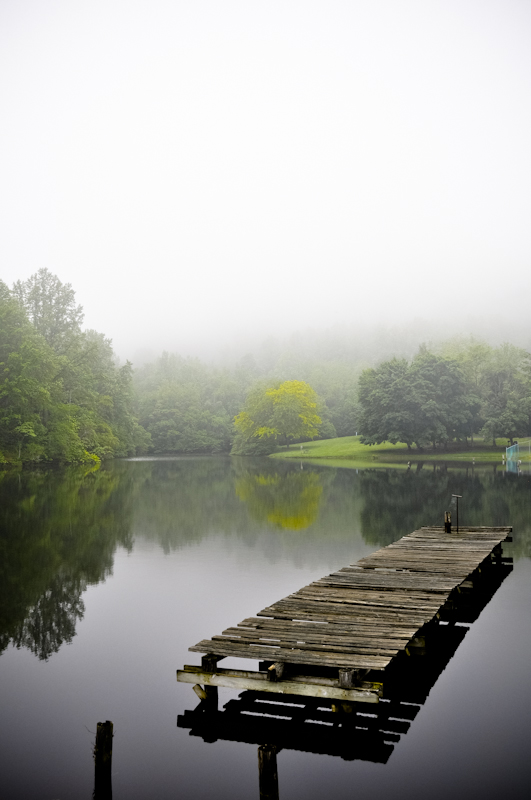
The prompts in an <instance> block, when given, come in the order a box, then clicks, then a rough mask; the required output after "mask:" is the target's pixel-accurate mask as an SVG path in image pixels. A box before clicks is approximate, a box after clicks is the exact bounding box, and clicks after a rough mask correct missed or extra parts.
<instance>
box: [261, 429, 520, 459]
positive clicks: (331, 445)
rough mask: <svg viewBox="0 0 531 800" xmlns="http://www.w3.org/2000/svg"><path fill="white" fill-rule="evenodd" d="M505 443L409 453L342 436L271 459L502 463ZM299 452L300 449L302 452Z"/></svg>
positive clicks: (293, 448)
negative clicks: (494, 445) (366, 443)
mask: <svg viewBox="0 0 531 800" xmlns="http://www.w3.org/2000/svg"><path fill="white" fill-rule="evenodd" d="M506 444H507V440H506V439H497V440H496V447H493V446H492V442H489V443H485V442H484V441H483V440H482V439H475V440H474V447H468V448H466V447H464V446H463V444H461V445H452V446H451V447H449V448H448V449H445V450H428V449H425V450H422V451H419V450H417V448H416V447H413V448H412V449H411V450H410V451H408V449H407V446H406V445H405V444H395V445H393V444H390V443H389V442H385V443H384V444H376V445H365V444H362V443H361V442H360V437H359V436H343V437H341V438H339V439H325V440H322V441H317V442H305V443H304V444H303V445H300V444H292V445H291V446H290V448H289V450H286V449H283V450H281V451H279V452H278V453H273V455H272V456H270V458H294V459H301V458H305V459H306V458H307V459H327V460H328V459H330V460H335V461H338V460H343V459H348V460H349V461H356V462H360V463H362V464H363V465H364V466H367V462H373V463H374V462H377V463H381V464H384V463H387V464H392V463H397V462H398V463H400V462H407V461H469V462H472V461H473V460H475V461H488V462H491V463H492V462H495V461H500V462H501V460H502V456H504V455H505V447H506ZM301 448H302V449H301Z"/></svg>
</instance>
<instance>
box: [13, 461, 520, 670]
mask: <svg viewBox="0 0 531 800" xmlns="http://www.w3.org/2000/svg"><path fill="white" fill-rule="evenodd" d="M452 494H460V495H463V500H462V501H461V504H460V517H461V519H462V522H463V524H465V525H466V524H468V525H506V524H511V525H513V527H514V534H513V535H514V543H513V545H512V552H513V555H514V556H515V557H521V556H531V520H530V518H529V503H530V498H531V477H529V476H519V475H516V474H509V473H506V472H504V471H502V470H501V469H498V470H495V469H493V468H491V467H489V468H488V469H486V468H483V469H477V468H476V470H473V469H468V470H466V469H454V468H448V469H446V468H445V467H444V465H441V466H435V467H433V466H429V467H428V468H427V467H426V466H424V467H422V468H420V469H418V468H416V467H414V468H412V469H411V470H405V469H372V470H360V471H359V472H358V471H356V470H354V469H337V468H335V467H324V466H313V465H309V464H304V469H302V470H301V469H300V465H299V464H296V465H292V464H283V463H279V462H275V461H273V460H270V459H265V458H262V459H251V458H232V459H229V458H205V457H203V458H196V459H194V458H188V459H186V458H183V459H176V460H173V461H164V460H159V461H155V460H152V461H143V462H135V463H130V462H114V463H110V464H105V465H103V466H102V467H101V468H100V469H89V470H87V469H86V468H74V467H70V468H66V469H61V470H58V469H42V470H32V471H30V470H24V471H22V472H20V473H19V472H13V471H5V472H2V471H0V653H1V652H3V651H4V650H5V649H6V647H7V646H8V645H9V644H10V643H11V644H13V645H14V646H16V647H26V648H28V649H30V650H31V651H32V652H33V653H35V655H36V656H38V658H41V659H43V660H46V659H48V658H50V656H51V655H52V654H53V653H55V652H57V651H58V649H59V648H60V647H61V645H62V644H64V643H68V642H71V641H72V638H73V637H74V635H75V629H76V624H77V622H78V621H79V620H81V619H82V618H83V613H84V606H83V600H82V595H83V593H84V591H85V590H86V588H87V587H88V586H90V585H94V584H97V583H99V582H101V581H103V580H105V578H106V577H107V576H108V575H110V574H111V573H112V567H113V558H114V553H115V550H116V547H117V546H122V547H125V548H127V549H128V550H131V549H132V547H133V530H140V531H141V532H142V536H143V538H144V539H147V540H150V541H152V542H153V543H154V544H158V545H159V546H160V547H162V549H163V550H164V552H166V553H169V552H172V551H174V550H176V549H179V548H182V547H185V546H189V545H190V544H192V543H193V544H196V543H199V542H201V540H202V539H204V538H205V537H209V536H214V535H215V536H216V537H220V536H223V537H225V538H226V539H227V540H228V541H229V540H232V541H233V542H236V543H237V546H238V547H247V548H248V552H249V557H250V558H251V557H252V558H256V557H257V555H256V550H255V549H254V548H255V546H256V544H257V543H259V546H260V557H264V558H268V559H277V558H279V557H283V558H292V557H293V558H297V559H300V558H301V553H302V551H301V549H300V537H298V536H293V535H292V533H294V532H297V531H299V532H304V542H305V544H306V545H307V549H306V550H305V551H304V553H305V558H307V559H308V563H310V561H311V563H312V564H314V565H315V567H316V568H317V566H319V565H320V564H321V561H322V558H323V555H322V553H323V550H322V542H323V540H326V543H327V550H328V549H330V551H331V552H336V551H337V552H344V553H347V554H350V542H351V541H352V537H353V534H354V533H355V532H358V531H359V532H361V535H362V537H363V539H364V540H365V542H366V543H369V544H370V545H372V546H373V547H374V549H376V548H377V547H380V546H382V545H386V544H388V543H390V542H392V541H395V540H396V539H398V538H400V537H401V536H403V535H404V534H406V533H409V532H411V531H413V530H415V529H416V528H418V527H420V526H422V525H426V524H430V523H433V522H435V523H437V524H442V520H443V516H444V511H445V510H447V509H448V503H449V500H450V497H451V495H452ZM272 537H274V544H275V546H274V547H272V546H271V544H272ZM348 557H349V556H348V555H347V556H346V558H347V559H348ZM344 563H348V561H347V560H345V562H344ZM293 588H294V589H296V588H298V587H293Z"/></svg>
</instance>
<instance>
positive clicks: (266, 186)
mask: <svg viewBox="0 0 531 800" xmlns="http://www.w3.org/2000/svg"><path fill="white" fill-rule="evenodd" d="M530 42H531V2H529V0H503V1H502V2H497V1H492V2H491V1H489V0H478V1H477V2H476V1H474V0H455V1H453V0H442V2H437V1H436V0H433V1H432V0H418V2H416V1H414V0H391V1H390V2H385V1H384V0H364V1H363V2H360V1H358V0H350V1H349V2H340V1H336V0H327V1H326V2H323V1H322V0H320V1H319V2H312V1H311V0H305V1H304V2H302V1H301V2H295V1H292V0H281V2H275V0H263V1H262V2H258V1H256V0H242V1H241V2H238V1H236V2H231V1H230V0H215V1H214V2H204V1H203V0H186V1H183V0H145V1H144V0H124V2H120V0H103V2H100V1H99V0H57V1H56V0H0V115H1V124H0V186H1V192H0V196H1V200H0V202H1V208H0V213H1V235H0V259H1V269H0V277H1V278H2V279H3V280H4V281H6V282H7V283H8V284H9V285H11V284H12V283H13V281H15V280H17V279H19V278H21V279H25V278H27V277H29V276H30V275H31V274H32V273H34V272H35V271H36V270H37V269H39V268H40V267H47V268H48V269H50V270H51V271H52V272H54V273H56V274H57V275H58V276H59V278H60V279H61V280H62V281H63V282H70V283H72V285H73V287H74V289H75V290H76V293H77V300H78V302H80V303H81V304H82V305H83V306H84V309H85V315H86V316H85V324H86V326H88V327H93V328H96V329H97V330H99V331H102V332H104V333H106V334H107V335H108V336H110V337H111V338H112V339H113V342H114V346H115V349H116V350H117V352H118V353H119V354H120V355H122V356H128V357H134V354H135V352H136V351H137V350H139V349H145V348H154V349H155V350H158V349H162V348H167V349H172V350H177V351H179V352H182V353H187V352H191V351H193V349H194V347H195V346H196V344H197V343H198V342H204V341H205V340H207V341H208V342H211V344H212V348H213V349H214V347H216V346H218V345H219V344H220V343H222V342H223V341H229V340H230V339H231V337H233V336H240V337H243V338H246V337H249V338H251V337H252V336H254V335H256V334H261V333H262V332H263V333H264V334H266V333H271V332H277V333H284V332H287V331H290V330H292V329H296V328H305V327H308V326H311V327H314V328H315V327H317V328H318V327H320V326H323V327H324V326H327V325H331V324H334V323H347V324H349V323H351V322H359V321H360V320H361V321H365V320H367V321H369V322H371V323H375V322H378V323H393V322H395V321H402V322H403V321H404V320H405V319H407V318H408V317H410V316H411V317H413V316H414V317H421V318H425V319H427V320H429V319H430V318H433V317H439V316H441V315H449V316H452V315H455V314H460V315H464V316H465V317H466V318H467V319H470V320H471V324H472V320H473V318H477V317H478V315H479V314H481V313H483V312H485V313H486V314H487V315H494V316H493V322H494V323H495V324H501V323H502V322H503V319H504V318H506V316H507V315H509V316H510V315H512V314H517V315H519V316H520V318H521V319H523V320H524V321H525V320H526V319H529V317H530V315H531V46H530Z"/></svg>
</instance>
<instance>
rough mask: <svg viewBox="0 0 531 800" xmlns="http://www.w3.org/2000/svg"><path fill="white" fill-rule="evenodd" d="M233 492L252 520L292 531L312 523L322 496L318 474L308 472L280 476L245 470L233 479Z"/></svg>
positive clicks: (276, 473) (302, 528) (292, 472)
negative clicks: (242, 503)
mask: <svg viewBox="0 0 531 800" xmlns="http://www.w3.org/2000/svg"><path fill="white" fill-rule="evenodd" d="M235 489H236V494H237V495H238V497H239V498H240V500H242V501H243V502H245V503H247V505H248V507H249V513H250V515H251V516H252V517H253V519H256V520H258V521H259V522H269V523H270V524H272V525H275V526H276V527H279V528H287V529H288V530H293V531H300V530H304V528H308V527H309V526H310V525H312V523H314V522H315V520H316V519H317V515H318V513H319V503H320V500H321V495H322V493H323V485H322V482H321V478H320V475H319V474H318V473H317V472H312V471H309V470H306V471H304V470H299V471H293V470H292V471H290V472H287V473H285V474H283V475H282V474H280V473H279V472H277V471H274V472H266V471H260V472H252V471H251V470H245V471H244V472H243V473H242V474H240V475H239V476H238V477H237V478H236V481H235Z"/></svg>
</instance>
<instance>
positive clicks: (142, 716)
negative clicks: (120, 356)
mask: <svg viewBox="0 0 531 800" xmlns="http://www.w3.org/2000/svg"><path fill="white" fill-rule="evenodd" d="M452 494H460V495H462V496H463V499H462V501H461V505H460V509H459V512H460V521H461V522H462V523H463V524H474V525H478V524H479V525H506V524H508V525H513V527H514V542H513V543H512V544H506V545H504V554H505V555H507V556H512V557H514V569H513V570H512V572H510V574H508V575H507V576H506V578H505V580H504V581H503V583H502V584H501V586H500V588H499V589H498V590H497V591H496V593H495V594H494V596H493V598H492V600H491V601H490V602H489V603H488V605H486V607H485V608H484V610H483V611H482V612H481V614H480V616H479V618H478V619H477V621H475V622H474V623H473V624H472V625H471V626H470V627H469V630H468V631H467V630H466V628H465V629H463V630H462V634H463V636H462V639H463V640H462V642H461V643H460V645H459V647H458V648H457V650H456V651H455V654H454V656H453V657H452V658H451V659H450V660H449V661H448V663H447V665H446V668H445V669H443V670H442V671H441V672H440V675H439V676H438V678H437V679H436V680H435V679H433V680H434V682H433V681H432V682H433V685H430V686H428V690H429V694H428V696H427V698H425V699H424V700H422V699H421V700H419V701H418V702H417V701H416V700H415V697H414V695H415V691H417V689H418V692H419V693H420V694H422V691H424V694H426V693H427V690H425V687H424V689H423V688H422V687H423V685H424V684H423V681H424V677H425V676H423V674H422V670H421V671H420V672H419V666H418V665H419V663H420V662H421V661H422V659H420V660H419V658H417V659H412V661H415V669H416V670H417V672H416V673H413V677H411V676H410V677H409V678H408V679H405V683H404V684H403V686H402V687H399V688H400V689H401V690H402V689H403V691H404V693H405V694H404V697H402V698H401V700H402V701H403V702H404V703H405V704H406V705H407V707H408V709H409V711H408V713H407V714H405V716H409V721H408V720H404V719H401V720H399V721H398V722H397V721H395V722H393V721H390V722H389V726H388V729H389V733H388V734H385V735H383V736H382V735H379V736H374V737H373V738H372V739H371V738H370V736H369V738H367V736H365V733H363V732H362V733H360V732H359V731H358V733H356V731H355V729H354V728H353V727H352V726H351V727H350V728H349V726H348V725H347V726H344V727H343V728H340V729H338V727H337V723H336V722H335V721H332V722H330V721H328V717H327V713H329V716H330V717H331V716H332V714H331V712H330V709H328V710H327V709H326V708H325V705H323V706H322V708H323V709H324V710H323V711H322V712H320V715H321V718H322V719H321V720H320V724H317V723H316V724H315V725H314V726H313V730H314V731H315V733H314V734H310V735H308V734H306V736H307V740H304V739H303V738H301V739H300V740H299V739H298V738H297V736H296V734H294V735H293V741H292V742H291V740H289V741H287V742H285V743H284V744H285V746H284V748H283V749H282V750H281V751H280V753H279V754H278V775H279V790H280V797H281V798H282V800H295V798H297V799H299V798H301V800H302V798H304V800H308V799H309V798H326V797H329V796H330V797H333V798H334V800H342V798H345V799H346V798H363V799H364V800H365V799H367V800H372V798H375V799H376V798H378V800H380V799H381V798H389V800H393V798H407V799H408V800H412V798H427V797H428V798H431V799H433V798H447V797H452V798H457V799H458V800H459V798H467V800H470V799H471V798H476V797H478V798H479V797H481V798H484V799H485V798H500V797H507V798H511V800H514V799H515V798H516V799H519V798H524V797H526V798H527V797H529V796H531V757H530V755H529V742H530V741H531V682H530V681H529V673H530V668H531V560H530V556H531V514H530V511H531V477H529V476H522V475H516V474H508V473H506V472H504V471H503V470H502V466H501V464H500V465H499V466H498V467H497V469H496V471H495V470H494V468H493V467H492V466H489V467H488V468H482V469H479V468H476V469H475V470H472V469H468V470H464V469H453V468H449V469H445V468H442V469H441V468H440V467H437V468H436V469H435V470H434V469H433V468H432V466H427V465H424V466H423V467H422V468H420V469H418V468H417V467H416V466H415V467H414V468H413V469H412V470H410V471H407V470H405V469H395V470H382V469H372V470H363V471H362V470H360V471H357V470H354V469H345V468H342V469H336V468H333V467H326V466H324V467H321V466H312V465H309V464H304V466H301V465H300V464H294V465H285V464H282V463H275V462H274V461H271V460H268V459H263V460H254V459H253V460H249V459H229V458H182V459H153V460H147V459H143V460H132V461H117V462H113V463H109V464H105V465H104V466H102V467H101V468H100V469H99V470H94V471H87V470H86V469H79V468H70V469H65V470H60V471H57V470H43V471H38V472H29V471H28V472H23V473H21V474H13V473H9V472H4V473H0V522H1V535H0V548H1V559H0V653H1V655H0V687H1V690H0V719H1V720H2V725H1V728H0V737H1V743H0V753H1V757H0V796H1V797H2V798H9V799H11V798H12V799H13V800H15V799H16V798H35V799H36V800H37V799H38V798H49V800H68V799H69V798H90V797H91V796H92V790H93V783H94V764H93V759H92V747H93V743H94V732H95V730H96V723H97V722H98V721H103V720H107V719H108V720H112V721H113V723H114V733H115V737H114V750H113V776H112V782H113V793H114V798H115V800H116V798H127V799H128V800H132V799H133V798H194V799H196V800H201V799H202V798H205V799H207V798H208V799H209V800H210V799H211V798H217V799H218V800H219V799H221V800H225V798H227V800H228V799H229V798H231V799H234V800H237V799H239V798H242V799H243V798H245V800H248V799H249V798H256V800H258V798H259V789H258V759H257V744H256V743H253V741H254V740H251V741H249V742H248V743H246V742H241V741H231V740H230V739H231V737H232V738H237V735H238V730H239V729H238V725H237V724H236V722H234V724H231V723H230V716H229V715H230V709H231V708H233V707H234V705H235V704H234V701H235V700H236V698H238V696H239V693H237V692H231V691H229V690H225V689H220V692H219V700H220V703H219V708H220V710H223V708H224V706H226V705H227V704H228V703H230V701H231V700H232V701H233V702H232V704H231V705H229V706H228V709H227V711H226V712H224V713H225V717H224V718H223V719H228V720H229V722H228V723H227V726H226V727H223V724H220V725H218V727H217V729H216V732H215V735H214V733H213V734H212V735H210V736H209V734H208V731H207V733H206V735H205V732H204V731H203V732H202V734H203V735H205V739H207V740H208V738H210V739H216V741H204V740H203V738H201V736H197V735H190V730H189V729H187V728H185V727H179V726H178V725H177V720H178V718H179V720H180V725H182V724H183V720H189V719H192V717H191V716H190V712H191V711H192V710H193V709H194V708H196V707H197V705H198V699H197V697H196V695H195V694H194V692H193V691H192V688H191V686H188V685H183V684H177V683H176V680H175V671H176V669H178V668H181V667H182V665H183V664H197V663H200V656H199V654H195V653H189V652H188V647H189V646H190V645H193V644H195V643H196V642H198V641H199V640H200V639H203V638H209V637H210V636H212V635H213V634H219V633H221V631H222V630H223V629H224V628H226V627H229V626H232V625H235V624H236V623H237V622H239V621H240V620H242V619H243V618H244V617H247V616H253V615H254V614H255V613H256V612H257V611H258V610H259V609H261V608H263V607H264V606H266V605H268V604H270V603H272V602H274V601H276V600H278V599H280V598H281V597H284V596H285V595H287V594H289V593H291V592H293V591H295V590H297V589H298V588H300V587H301V586H303V585H304V584H307V583H308V582H310V581H311V580H314V579H316V578H320V577H322V576H323V575H325V574H327V573H329V572H331V571H332V570H335V569H337V568H339V567H342V566H345V565H346V564H349V563H352V562H354V561H356V560H358V559H359V558H361V557H362V556H364V555H366V554H368V553H370V552H373V551H374V550H376V549H378V548H379V547H381V546H383V545H386V544H388V543H390V542H392V541H394V540H396V539H398V538H400V537H401V536H403V535H404V534H406V533H409V532H410V531H412V530H414V529H415V528H417V527H419V526H421V525H425V524H430V523H436V524H442V520H443V515H444V511H445V510H446V509H447V508H448V507H449V502H450V498H451V495H452ZM465 633H466V635H464V634H465ZM230 664H233V665H235V666H236V665H238V666H243V667H244V668H245V666H247V667H248V666H249V664H252V666H251V668H255V664H253V663H252V662H242V661H240V662H238V661H237V660H236V659H232V660H229V659H227V660H226V661H224V662H223V663H222V666H225V665H227V666H229V665H230ZM422 669H424V668H422ZM435 677H437V676H435ZM408 681H409V683H408ZM406 684H407V685H406ZM421 684H422V685H421ZM408 692H409V694H408ZM408 698H409V699H408ZM244 702H245V698H243V699H242V700H241V701H240V705H241V704H242V703H244ZM380 705H382V706H383V704H380ZM373 709H374V707H367V710H368V712H369V713H373ZM406 710H407V709H406ZM404 713H405V712H404ZM278 716H279V718H282V713H280V712H279V715H278ZM333 716H334V717H336V718H337V715H333ZM251 718H252V721H253V725H255V728H254V729H253V730H254V731H255V733H256V731H258V733H257V736H258V737H259V736H260V735H261V729H260V725H261V724H262V723H261V721H260V717H256V716H253V714H252V713H251V714H249V715H247V721H249V719H251ZM233 721H234V720H233ZM263 724H264V728H263V730H264V731H265V730H269V729H267V727H266V726H267V724H268V723H267V719H266V720H265V722H264V723H263ZM367 725H368V728H370V725H371V717H370V716H369V717H367ZM306 727H308V726H306ZM358 727H360V726H359V725H358ZM361 728H363V726H361ZM361 728H360V730H361ZM197 732H198V731H197V730H196V731H195V733H197ZM192 733H194V731H192ZM264 735H265V734H264ZM224 737H225V738H224ZM356 737H359V742H360V746H359V748H358V747H357V744H356V742H357V741H358V739H357V738H356ZM364 737H365V738H364ZM334 747H335V748H336V750H337V754H335V755H330V754H326V753H327V752H330V751H332V750H333V749H334ZM297 748H300V749H297ZM305 748H306V750H305ZM327 748H328V749H327ZM311 749H314V750H319V749H320V750H321V752H307V750H311ZM323 752H324V753H325V754H322V753H323ZM382 753H383V754H384V755H383V756H382ZM342 754H343V756H344V757H341V756H342ZM384 762H385V763H384Z"/></svg>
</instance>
